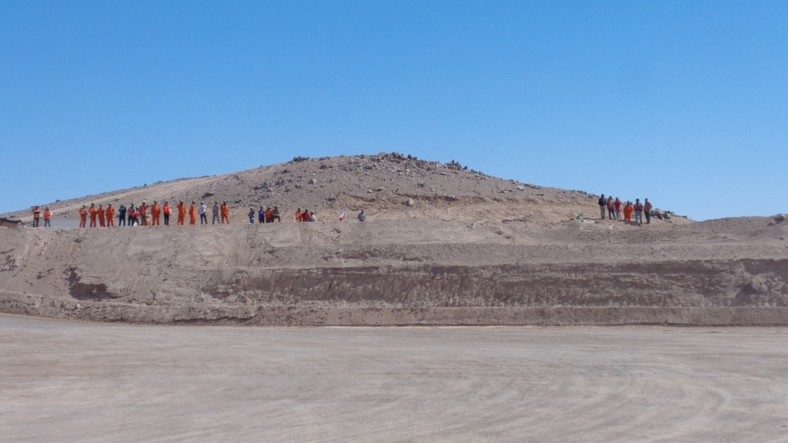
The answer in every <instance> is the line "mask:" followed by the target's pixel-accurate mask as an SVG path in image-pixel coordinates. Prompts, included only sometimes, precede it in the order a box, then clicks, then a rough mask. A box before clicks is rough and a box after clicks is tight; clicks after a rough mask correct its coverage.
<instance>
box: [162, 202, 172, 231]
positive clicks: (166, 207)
mask: <svg viewBox="0 0 788 443" xmlns="http://www.w3.org/2000/svg"><path fill="white" fill-rule="evenodd" d="M162 212H163V213H164V226H169V225H170V214H172V208H171V207H170V203H169V202H164V208H163V209H162Z"/></svg>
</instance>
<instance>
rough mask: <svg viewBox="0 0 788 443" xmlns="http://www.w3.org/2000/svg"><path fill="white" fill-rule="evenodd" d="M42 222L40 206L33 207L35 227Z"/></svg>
mask: <svg viewBox="0 0 788 443" xmlns="http://www.w3.org/2000/svg"><path fill="white" fill-rule="evenodd" d="M40 220H41V209H39V208H38V206H33V227H34V228H37V227H38V223H39V221H40Z"/></svg>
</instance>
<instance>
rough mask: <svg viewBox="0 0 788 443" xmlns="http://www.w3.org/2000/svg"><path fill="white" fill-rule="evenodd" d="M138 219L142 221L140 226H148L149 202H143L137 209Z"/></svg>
mask: <svg viewBox="0 0 788 443" xmlns="http://www.w3.org/2000/svg"><path fill="white" fill-rule="evenodd" d="M137 218H138V219H139V221H140V226H148V202H146V201H145V200H143V201H142V204H141V205H140V207H139V208H137Z"/></svg>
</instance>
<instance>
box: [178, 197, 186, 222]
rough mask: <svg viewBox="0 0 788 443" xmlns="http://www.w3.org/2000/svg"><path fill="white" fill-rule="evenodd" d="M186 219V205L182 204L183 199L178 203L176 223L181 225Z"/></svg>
mask: <svg viewBox="0 0 788 443" xmlns="http://www.w3.org/2000/svg"><path fill="white" fill-rule="evenodd" d="M185 221H186V206H184V205H183V201H181V202H179V203H178V225H179V226H180V225H183V223H184V222H185Z"/></svg>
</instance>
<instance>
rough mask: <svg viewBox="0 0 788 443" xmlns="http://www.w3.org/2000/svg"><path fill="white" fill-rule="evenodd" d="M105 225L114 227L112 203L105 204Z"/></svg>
mask: <svg viewBox="0 0 788 443" xmlns="http://www.w3.org/2000/svg"><path fill="white" fill-rule="evenodd" d="M107 227H108V228H114V227H115V208H113V207H112V203H109V204H108V205H107Z"/></svg>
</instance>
